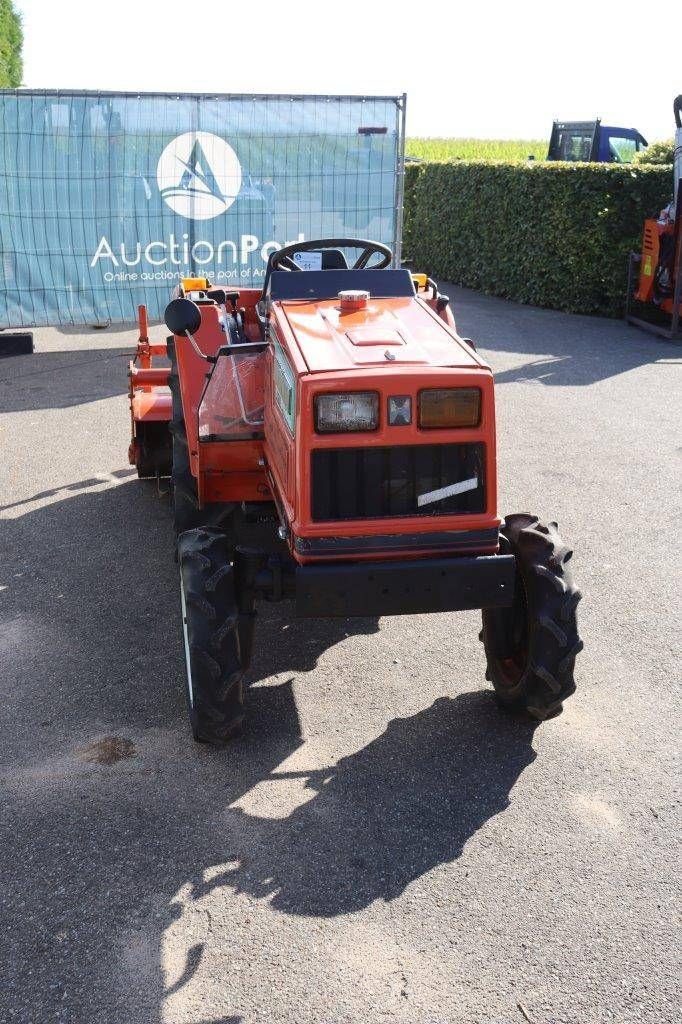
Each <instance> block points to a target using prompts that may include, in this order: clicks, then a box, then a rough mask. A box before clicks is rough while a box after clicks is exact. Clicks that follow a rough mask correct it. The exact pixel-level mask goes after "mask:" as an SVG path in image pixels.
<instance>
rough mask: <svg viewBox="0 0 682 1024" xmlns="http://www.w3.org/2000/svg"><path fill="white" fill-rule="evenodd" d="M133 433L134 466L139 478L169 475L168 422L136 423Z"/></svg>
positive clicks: (169, 437)
mask: <svg viewBox="0 0 682 1024" xmlns="http://www.w3.org/2000/svg"><path fill="white" fill-rule="evenodd" d="M135 434H136V437H135V440H136V452H137V458H136V462H135V468H136V469H137V475H138V477H139V478H140V480H149V479H155V478H156V477H161V476H163V477H167V476H170V472H171V467H172V453H171V435H170V430H169V425H168V423H166V422H158V423H138V424H137V428H136V431H135Z"/></svg>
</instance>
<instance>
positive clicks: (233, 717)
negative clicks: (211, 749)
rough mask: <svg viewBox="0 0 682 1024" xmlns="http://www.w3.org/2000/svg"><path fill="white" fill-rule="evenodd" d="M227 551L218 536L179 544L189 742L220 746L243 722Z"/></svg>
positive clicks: (192, 536)
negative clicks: (189, 728) (191, 740)
mask: <svg viewBox="0 0 682 1024" xmlns="http://www.w3.org/2000/svg"><path fill="white" fill-rule="evenodd" d="M230 557H231V552H230V545H229V541H228V539H227V537H226V536H225V534H224V533H223V532H221V531H220V530H215V529H210V528H206V529H196V530H188V531H187V532H185V533H183V534H181V535H180V537H179V538H178V563H179V567H180V601H181V612H182V632H183V641H184V648H185V668H186V679H187V690H186V692H187V705H188V709H189V717H190V722H191V724H192V732H193V733H194V738H195V739H196V740H199V741H203V742H206V743H217V744H223V743H225V742H226V741H228V740H230V739H232V738H233V737H234V736H237V735H239V733H240V732H241V729H242V723H243V720H244V706H243V703H244V702H243V678H244V670H243V668H242V658H241V651H240V638H239V614H238V609H237V602H236V600H235V589H234V575H233V569H232V565H231V563H230Z"/></svg>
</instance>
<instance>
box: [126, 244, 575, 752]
mask: <svg viewBox="0 0 682 1024" xmlns="http://www.w3.org/2000/svg"><path fill="white" fill-rule="evenodd" d="M358 250H359V255H358V256H357V258H356V259H355V260H354V261H351V264H350V265H349V264H348V258H349V253H350V252H357V251H358ZM391 263H392V254H391V250H390V249H388V248H387V247H386V246H384V245H381V244H379V243H376V242H370V241H365V240H361V239H354V238H351V239H348V238H341V239H322V240H317V241H310V242H298V243H294V244H293V245H289V246H286V247H285V248H283V249H281V250H279V251H278V252H276V253H274V254H273V255H272V256H271V257H270V260H269V263H268V267H267V270H266V274H265V279H264V286H263V289H262V291H261V290H254V289H248V290H241V291H239V292H237V291H233V292H229V291H225V290H224V289H222V288H217V287H212V286H211V285H210V283H209V281H207V280H205V279H197V278H193V279H186V280H184V281H183V282H182V285H181V286H180V287H179V288H178V289H177V294H176V297H175V298H173V299H172V301H171V302H170V304H169V305H168V307H167V309H166V314H165V321H166V325H167V327H168V329H169V331H170V332H171V337H169V338H168V342H167V348H166V346H165V345H152V344H150V343H149V341H148V340H147V338H146V330H145V329H142V330H141V339H140V343H139V345H138V354H137V357H136V359H135V361H134V363H132V364H131V368H130V374H131V377H130V382H131V383H130V395H131V410H132V420H133V439H132V444H131V447H130V459H131V462H133V463H135V464H136V465H137V467H138V471H139V474H140V476H148V477H149V476H156V475H163V474H166V473H170V476H171V479H172V494H173V508H174V517H175V528H176V531H177V553H178V562H179V567H180V593H181V602H182V624H183V634H184V649H185V660H186V670H187V700H188V706H189V715H190V720H191V724H192V729H193V732H194V736H195V738H196V739H197V740H203V741H207V742H211V743H222V742H225V741H226V740H228V739H229V738H230V737H232V736H234V735H235V734H236V733H238V732H239V731H240V729H241V727H242V723H243V717H244V713H243V680H244V676H245V673H246V671H247V669H248V666H249V661H250V657H251V651H252V647H253V638H254V624H255V617H256V606H257V603H258V601H259V600H267V601H276V600H279V599H281V598H293V600H294V602H295V609H296V614H297V615H299V616H342V617H346V616H371V615H402V614H406V613H412V612H414V613H424V612H437V611H438V612H442V611H455V610H458V609H471V608H482V610H483V629H482V632H481V639H482V641H483V645H484V648H485V655H486V660H487V666H488V668H487V678H488V679H489V680H490V681H491V682H492V684H493V687H494V689H495V693H496V694H497V697H498V700H499V701H500V703H501V704H503V705H505V706H508V707H514V708H520V709H522V710H524V711H525V712H527V713H528V714H530V715H532V716H533V717H535V718H536V719H541V720H542V719H547V718H552V717H553V716H555V715H557V714H559V712H560V711H561V710H562V702H563V701H564V700H565V699H566V697H568V696H570V694H572V693H573V692H574V690H575V683H574V679H573V672H574V664H575V659H576V655H577V654H578V652H579V651H580V650H581V648H582V641H581V640H580V639H579V636H578V628H577V624H576V607H577V604H578V601H579V600H580V596H581V595H580V591H579V590H577V589H576V587H575V586H574V584H573V580H572V577H571V574H570V570H569V567H568V562H569V559H570V557H571V554H572V552H571V550H570V548H568V547H567V546H566V544H564V542H563V541H562V539H561V538H560V536H559V533H558V530H557V524H556V523H548V524H543V523H541V522H539V521H538V519H537V517H535V516H532V515H528V514H526V513H521V514H516V515H511V516H508V517H506V519H504V520H503V519H502V518H501V517H500V516H499V514H498V511H497V472H496V451H495V404H494V402H495V397H494V385H493V375H492V372H491V370H490V367H489V366H488V365H487V364H486V363H485V362H484V361H483V360H482V359H481V358H480V356H479V355H478V354H477V353H476V351H475V349H474V347H473V345H472V343H471V342H467V341H466V340H464V339H462V338H461V337H460V336H459V335H458V333H457V331H456V329H455V322H454V319H453V316H452V312H451V310H450V308H449V304H448V299H447V297H446V296H443V295H440V294H439V293H438V290H437V288H436V286H435V285H434V283H433V282H432V281H431V280H429V279H427V278H426V277H425V276H424V275H412V274H410V272H409V271H407V270H403V269H399V270H398V269H392V268H391ZM166 352H167V355H168V357H169V359H170V364H171V365H170V370H169V369H168V368H167V367H159V366H157V365H155V363H154V357H155V356H159V355H166ZM169 431H170V433H169ZM171 440H172V444H171V443H170V441H171Z"/></svg>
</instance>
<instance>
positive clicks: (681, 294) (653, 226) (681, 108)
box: [626, 96, 682, 339]
mask: <svg viewBox="0 0 682 1024" xmlns="http://www.w3.org/2000/svg"><path fill="white" fill-rule="evenodd" d="M673 112H674V115H675V125H676V132H675V149H674V154H673V159H674V165H673V200H672V202H671V203H670V205H669V206H667V207H666V208H665V209H664V210H661V212H660V214H659V215H658V217H657V218H654V217H650V218H648V219H647V220H645V221H644V232H643V235H642V250H641V253H631V255H630V265H629V270H628V289H627V302H626V316H627V319H628V320H629V321H630V322H631V323H634V324H636V325H637V326H639V327H644V328H645V329H646V330H650V331H653V332H654V333H656V334H660V335H661V336H662V337H664V338H668V339H673V338H677V337H678V335H679V326H680V317H681V316H682V201H680V180H681V179H682V96H677V97H676V99H675V101H674V104H673ZM635 280H636V281H637V284H636V286H635Z"/></svg>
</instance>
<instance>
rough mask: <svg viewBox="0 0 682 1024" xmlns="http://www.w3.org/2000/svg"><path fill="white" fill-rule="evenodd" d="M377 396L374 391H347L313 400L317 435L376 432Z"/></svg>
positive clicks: (377, 419)
mask: <svg viewBox="0 0 682 1024" xmlns="http://www.w3.org/2000/svg"><path fill="white" fill-rule="evenodd" d="M378 425H379V395H378V394H377V393H376V391H348V392H344V393H343V394H337V395H317V396H316V398H315V430H316V431H317V432H318V434H345V433H348V432H350V431H359V430H376V429H377V426H378Z"/></svg>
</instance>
